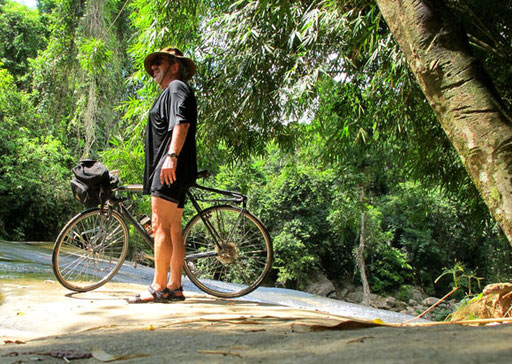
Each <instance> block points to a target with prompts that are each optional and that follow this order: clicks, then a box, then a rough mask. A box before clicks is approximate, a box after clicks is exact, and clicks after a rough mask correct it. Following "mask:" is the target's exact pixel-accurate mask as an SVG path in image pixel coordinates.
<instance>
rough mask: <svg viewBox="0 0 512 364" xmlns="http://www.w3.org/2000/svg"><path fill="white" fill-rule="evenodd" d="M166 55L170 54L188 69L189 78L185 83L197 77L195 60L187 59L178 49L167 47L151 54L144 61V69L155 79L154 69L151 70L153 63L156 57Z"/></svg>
mask: <svg viewBox="0 0 512 364" xmlns="http://www.w3.org/2000/svg"><path fill="white" fill-rule="evenodd" d="M166 54H170V55H171V56H174V57H176V58H179V59H180V61H181V64H182V65H183V66H185V67H186V68H187V71H188V72H187V73H188V77H187V79H186V80H185V81H188V80H190V79H191V78H192V76H194V75H195V73H196V70H197V67H196V64H195V63H194V61H193V60H191V59H190V58H188V57H185V56H184V55H183V53H182V52H181V51H180V50H179V49H178V48H172V47H165V48H163V49H161V50H159V51H158V52H153V53H151V54H149V55H148V56H146V58H145V59H144V68H145V70H146V72H147V73H148V74H149V75H150V76H151V77H153V69H152V68H151V66H152V65H153V61H154V60H155V58H156V57H158V56H161V55H166Z"/></svg>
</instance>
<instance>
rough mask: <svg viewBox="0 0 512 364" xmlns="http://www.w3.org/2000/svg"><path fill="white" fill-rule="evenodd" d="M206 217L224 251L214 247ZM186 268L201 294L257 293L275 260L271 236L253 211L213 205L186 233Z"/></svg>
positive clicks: (191, 224)
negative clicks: (219, 239) (255, 291)
mask: <svg viewBox="0 0 512 364" xmlns="http://www.w3.org/2000/svg"><path fill="white" fill-rule="evenodd" d="M202 217H203V218H207V219H208V221H210V223H211V224H212V225H213V227H214V229H215V231H216V232H217V233H218V234H219V236H220V238H221V240H222V244H223V246H224V248H223V249H222V251H219V249H216V248H215V243H214V240H213V237H212V235H211V234H210V232H209V230H208V229H207V227H206V225H205V223H204V221H203V219H202ZM183 237H184V238H183V241H184V244H185V250H186V253H185V255H186V256H185V264H184V269H185V273H186V274H187V276H188V277H189V278H190V280H191V281H192V283H194V284H195V285H196V286H197V287H198V288H199V289H201V290H202V291H204V292H206V293H208V294H210V295H213V296H216V297H221V298H234V297H240V296H243V295H246V294H248V293H250V292H252V291H253V290H255V289H256V288H257V287H258V286H259V285H260V284H261V283H262V282H263V280H264V279H265V277H266V275H267V274H268V272H269V270H270V268H271V266H272V259H273V254H274V253H273V248H272V241H271V239H270V236H269V234H268V232H267V230H266V228H265V226H264V225H263V224H262V223H261V221H260V220H259V219H258V218H257V217H256V216H254V215H252V214H251V213H250V212H248V211H246V210H242V209H241V208H238V207H233V206H213V207H210V208H208V209H206V210H204V211H201V212H200V213H198V214H197V215H195V216H194V217H193V218H192V219H191V220H190V221H189V223H188V224H187V226H186V227H185V230H184V232H183Z"/></svg>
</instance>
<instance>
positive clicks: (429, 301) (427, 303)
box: [423, 297, 439, 307]
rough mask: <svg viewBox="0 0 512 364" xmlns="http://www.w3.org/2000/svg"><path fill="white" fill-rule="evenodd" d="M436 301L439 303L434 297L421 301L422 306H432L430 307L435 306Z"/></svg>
mask: <svg viewBox="0 0 512 364" xmlns="http://www.w3.org/2000/svg"><path fill="white" fill-rule="evenodd" d="M437 301H439V298H435V297H427V298H425V299H424V300H423V304H424V305H425V306H428V307H430V306H432V305H435V304H436V303H437Z"/></svg>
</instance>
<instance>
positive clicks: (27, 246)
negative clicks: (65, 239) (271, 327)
mask: <svg viewBox="0 0 512 364" xmlns="http://www.w3.org/2000/svg"><path fill="white" fill-rule="evenodd" d="M52 249H53V243H23V242H7V241H4V240H0V289H1V285H2V281H15V280H16V279H36V280H41V281H45V280H54V281H55V280H56V279H55V276H54V274H53V270H52V265H51V261H52ZM152 278H153V268H149V267H145V266H142V265H140V264H139V265H138V266H137V268H134V266H133V263H131V262H126V263H125V264H124V265H123V267H122V268H121V269H120V270H119V272H118V273H117V274H116V275H115V276H114V278H113V279H112V281H113V282H120V283H135V284H148V283H149V282H151V280H152ZM107 284H108V283H107ZM183 287H184V289H185V290H186V291H192V292H201V291H199V289H198V288H197V287H195V286H194V285H193V284H192V283H191V282H190V280H189V279H188V278H185V279H184V280H183ZM236 300H244V301H256V302H261V303H269V304H280V305H284V306H290V307H296V308H303V309H308V310H319V311H323V312H328V313H331V314H336V315H341V316H344V317H351V318H359V319H366V320H375V319H381V320H382V321H384V322H389V323H400V322H404V321H407V320H409V319H411V318H412V316H409V315H405V314H402V313H397V312H392V311H386V310H380V309H376V308H372V307H367V306H363V305H358V304H354V303H348V302H344V301H338V300H333V299H329V298H325V297H320V296H316V295H312V294H309V293H305V292H300V291H295V290H291V289H284V288H274V287H260V288H258V289H256V290H255V291H254V292H252V293H250V294H248V295H246V296H244V297H241V298H237V299H236ZM422 321H423V322H425V320H418V322H422Z"/></svg>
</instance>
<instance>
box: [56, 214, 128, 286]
mask: <svg viewBox="0 0 512 364" xmlns="http://www.w3.org/2000/svg"><path fill="white" fill-rule="evenodd" d="M127 250H128V228H127V226H126V224H125V222H124V221H123V219H122V217H121V215H120V214H119V213H118V212H117V211H110V212H108V213H105V212H101V210H100V209H99V208H95V209H92V210H88V211H84V212H82V213H80V214H78V215H76V216H75V217H74V218H72V219H71V220H70V221H69V222H68V223H67V224H66V226H64V228H63V229H62V231H61V232H60V234H59V236H58V237H57V240H56V242H55V246H54V248H53V256H52V266H53V271H54V273H55V276H56V277H57V280H58V281H59V282H60V283H61V284H62V285H63V286H64V287H66V288H67V289H70V290H72V291H77V292H86V291H90V290H93V289H96V288H98V287H100V286H102V285H104V284H105V283H107V282H108V281H109V280H110V279H112V277H113V276H114V275H115V274H116V273H117V271H118V270H119V268H121V266H122V264H123V262H124V259H125V258H126V252H127Z"/></svg>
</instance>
